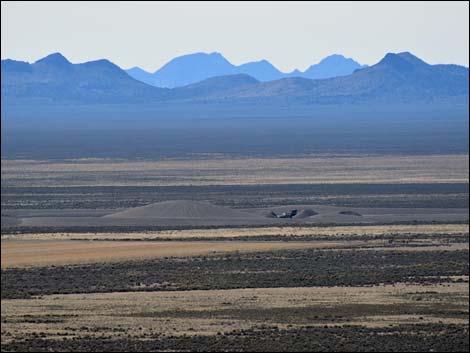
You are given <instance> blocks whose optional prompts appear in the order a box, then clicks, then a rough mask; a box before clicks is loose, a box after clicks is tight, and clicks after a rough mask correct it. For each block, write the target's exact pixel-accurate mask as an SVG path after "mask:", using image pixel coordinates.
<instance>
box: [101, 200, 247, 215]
mask: <svg viewBox="0 0 470 353" xmlns="http://www.w3.org/2000/svg"><path fill="white" fill-rule="evenodd" d="M104 217H107V218H169V219H174V218H199V219H201V218H210V219H218V218H224V219H226V218H253V217H256V215H252V214H250V213H249V212H245V211H241V210H235V209H231V208H228V207H223V206H216V205H213V204H211V203H209V202H201V201H186V200H182V201H164V202H158V203H153V204H150V205H147V206H143V207H135V208H130V209H128V210H125V211H121V212H116V213H113V214H110V215H107V216H104Z"/></svg>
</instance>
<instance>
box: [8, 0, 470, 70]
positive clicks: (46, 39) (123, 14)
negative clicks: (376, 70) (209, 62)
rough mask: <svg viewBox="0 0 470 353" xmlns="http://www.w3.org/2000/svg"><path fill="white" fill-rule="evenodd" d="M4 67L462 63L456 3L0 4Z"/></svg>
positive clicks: (463, 5)
mask: <svg viewBox="0 0 470 353" xmlns="http://www.w3.org/2000/svg"><path fill="white" fill-rule="evenodd" d="M1 6H2V11H1V14H2V19H1V20H2V22H1V25H2V28H1V29H2V32H1V33H2V44H1V45H2V51H1V56H2V59H4V58H13V59H17V60H25V61H30V62H32V61H35V60H37V59H39V58H41V57H43V56H45V55H47V54H49V53H52V52H57V51H58V52H61V53H62V54H64V55H65V56H66V57H67V58H68V59H69V60H70V61H72V62H83V61H88V60H95V59H100V58H107V59H109V60H111V61H113V62H114V63H116V64H117V65H119V66H121V67H123V68H130V67H132V66H140V67H142V68H144V69H146V70H149V71H154V70H156V69H158V68H159V67H160V66H161V65H163V64H164V63H166V62H167V61H168V60H170V59H171V58H173V57H175V56H178V55H182V54H188V53H192V52H199V51H203V52H213V51H218V52H221V53H222V54H223V55H224V56H225V57H226V58H227V59H228V60H229V61H231V62H232V63H234V64H241V63H244V62H247V61H254V60H260V59H267V60H269V61H270V62H271V63H272V64H274V65H275V66H277V67H278V68H279V69H281V70H283V71H291V70H293V69H294V68H299V69H302V70H303V69H305V68H307V67H308V66H309V65H311V64H313V63H316V62H318V61H319V60H321V59H322V58H323V57H325V56H327V55H330V54H333V53H339V54H343V55H345V56H348V57H352V58H354V59H356V60H358V61H359V62H361V63H363V64H374V63H376V62H377V61H378V60H380V59H381V58H382V57H383V56H384V54H385V53H387V52H400V51H411V52H412V53H414V54H416V55H418V56H419V57H421V58H422V59H424V60H425V61H427V62H429V63H433V64H435V63H455V64H461V65H465V66H468V62H469V34H468V33H469V4H468V2H467V1H463V2H395V3H378V2H377V3H372V2H363V3H359V2H354V3H352V2H342V3H329V2H311V3H307V2H286V3H283V2H249V3H248V2H246V3H242V2H230V3H229V2H178V3H176V2H153V3H150V2H94V3H90V2H21V1H17V2H16V1H15V2H13V1H2V5H1Z"/></svg>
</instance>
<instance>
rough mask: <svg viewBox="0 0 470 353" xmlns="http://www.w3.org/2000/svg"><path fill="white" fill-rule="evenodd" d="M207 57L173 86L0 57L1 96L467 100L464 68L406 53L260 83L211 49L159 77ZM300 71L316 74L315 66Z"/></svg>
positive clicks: (86, 100)
mask: <svg viewBox="0 0 470 353" xmlns="http://www.w3.org/2000/svg"><path fill="white" fill-rule="evenodd" d="M201 58H202V59H201ZM206 59H208V60H210V62H213V63H214V66H213V67H212V68H211V69H210V71H207V70H206V71H204V72H205V74H207V75H209V74H210V75H215V76H211V77H210V78H207V79H203V80H201V81H198V82H196V83H191V84H188V85H185V86H181V87H177V88H173V89H168V88H157V87H154V86H150V85H148V84H145V83H143V82H140V81H138V80H135V79H133V78H132V77H130V76H129V75H128V74H127V73H126V72H125V71H124V70H122V69H121V68H119V67H118V66H117V65H115V64H113V63H111V62H110V61H108V60H105V59H103V60H96V61H90V62H85V63H81V64H72V63H70V62H69V61H68V60H67V59H66V58H65V57H63V56H62V55H60V54H58V53H55V54H51V55H49V56H47V57H45V58H43V59H40V60H38V61H36V62H35V63H33V64H29V63H26V62H21V61H14V60H10V59H7V60H2V66H1V70H2V76H1V77H2V103H4V104H7V105H8V104H15V103H18V104H19V103H21V104H26V105H28V104H30V105H34V104H36V103H37V102H38V101H41V102H49V103H74V102H75V103H80V104H90V103H92V104H102V103H119V104H134V103H159V102H161V104H164V102H170V101H173V102H174V101H178V100H182V101H183V100H184V101H185V104H191V102H201V101H204V102H210V101H214V102H215V101H217V102H218V103H220V102H222V103H223V104H244V103H246V102H247V100H248V101H250V104H258V103H259V104H263V103H266V104H269V105H271V104H284V103H285V102H289V104H345V103H351V104H355V103H366V104H367V103H371V102H375V103H379V104H393V103H396V102H400V103H412V104H414V103H417V102H420V103H423V102H424V103H425V102H442V101H446V100H455V99H459V100H460V101H461V102H466V103H467V104H468V84H469V75H468V68H466V67H463V66H458V65H430V64H428V63H426V62H424V61H423V60H421V59H420V58H418V57H416V56H414V55H413V54H411V53H409V52H403V53H397V54H394V53H388V54H387V55H385V56H384V58H383V59H382V60H380V61H379V62H378V63H377V64H375V65H372V66H370V67H365V68H362V67H361V68H360V69H356V70H355V71H354V72H353V73H352V74H349V75H344V76H338V77H334V78H328V79H308V78H303V77H287V78H282V79H277V80H270V81H264V82H262V80H259V79H257V78H256V77H254V76H252V75H248V74H245V73H243V74H240V73H235V74H231V75H217V73H218V72H220V71H224V70H226V69H227V67H230V65H231V64H230V63H228V61H226V60H225V59H223V57H222V56H221V55H220V54H218V53H213V54H210V55H207V54H201V55H198V58H195V57H193V56H191V57H181V58H180V59H178V60H176V59H175V60H176V61H173V62H172V64H171V65H170V63H169V64H167V65H166V68H165V70H164V71H161V76H160V77H163V73H165V75H170V73H173V74H174V75H175V76H176V77H180V78H181V77H183V76H184V77H187V74H188V72H187V71H184V70H183V71H182V70H180V69H179V68H180V67H181V66H180V65H179V64H180V63H181V62H188V61H189V62H192V63H193V64H194V65H195V66H193V67H198V65H202V66H203V67H205V63H207V61H206ZM194 60H196V61H194ZM335 60H342V59H341V58H339V57H338V56H333V57H330V58H329V59H325V60H324V61H323V63H320V64H319V65H323V66H325V67H332V66H331V63H332V62H334V61H335ZM202 63H204V64H202ZM176 64H178V65H176ZM258 64H259V65H262V67H264V70H265V71H264V73H265V76H264V77H268V76H269V75H271V74H273V73H275V72H274V71H273V69H272V68H271V67H270V65H269V63H267V62H263V61H262V62H258ZM333 66H334V65H333ZM353 66H354V64H353ZM353 66H351V68H352V67H353ZM244 69H245V70H246V71H248V72H250V70H252V69H253V66H251V67H250V65H248V66H244ZM255 71H256V70H255ZM199 72H202V71H199ZM258 72H260V71H258ZM307 72H310V73H311V74H312V75H314V74H318V70H317V69H316V68H315V67H311V68H310V69H309V70H307ZM192 75H193V76H192V77H193V78H194V79H196V78H197V77H199V76H198V75H199V73H198V74H196V73H193V74H192ZM167 77H170V76H167ZM161 79H162V80H163V78H161ZM181 82H182V81H181Z"/></svg>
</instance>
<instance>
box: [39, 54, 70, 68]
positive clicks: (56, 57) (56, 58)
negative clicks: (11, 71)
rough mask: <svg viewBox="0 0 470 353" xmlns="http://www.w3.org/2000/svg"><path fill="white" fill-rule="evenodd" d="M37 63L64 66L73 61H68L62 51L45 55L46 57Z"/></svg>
mask: <svg viewBox="0 0 470 353" xmlns="http://www.w3.org/2000/svg"><path fill="white" fill-rule="evenodd" d="M35 64H48V65H54V66H62V67H64V66H68V65H72V63H71V62H70V61H68V60H67V58H66V57H65V56H63V55H62V54H61V53H52V54H49V55H47V56H45V57H44V58H42V59H39V60H38V61H36V62H35Z"/></svg>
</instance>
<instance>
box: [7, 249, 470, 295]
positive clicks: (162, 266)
mask: <svg viewBox="0 0 470 353" xmlns="http://www.w3.org/2000/svg"><path fill="white" fill-rule="evenodd" d="M462 275H469V261H468V251H465V250H461V251H413V252H400V251H399V250H396V251H387V252H383V251H374V250H370V251H328V250H315V249H302V250H282V251H271V252H257V253H229V254H222V255H211V256H197V257H189V258H164V259H154V260H144V261H142V260H140V261H127V262H116V263H99V264H86V265H73V266H72V265H69V266H58V267H38V268H35V267H32V268H14V269H6V270H2V272H1V297H2V298H29V297H31V296H35V295H45V294H58V293H95V292H122V291H162V290H163V291H166V290H196V289H202V290H210V289H236V288H269V287H312V286H361V285H374V284H379V283H384V284H391V283H397V282H407V283H423V284H427V283H441V282H445V281H446V279H445V278H441V277H440V276H462Z"/></svg>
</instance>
